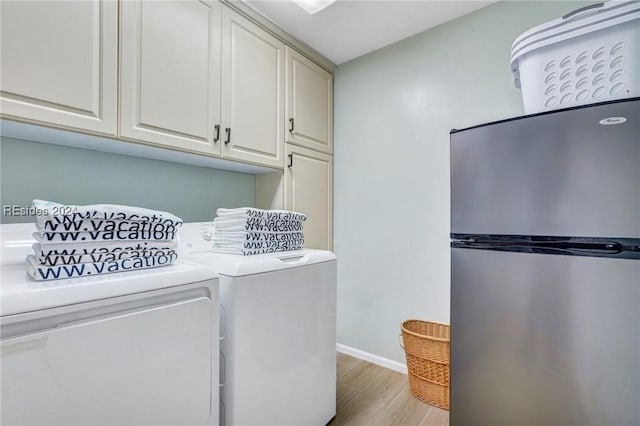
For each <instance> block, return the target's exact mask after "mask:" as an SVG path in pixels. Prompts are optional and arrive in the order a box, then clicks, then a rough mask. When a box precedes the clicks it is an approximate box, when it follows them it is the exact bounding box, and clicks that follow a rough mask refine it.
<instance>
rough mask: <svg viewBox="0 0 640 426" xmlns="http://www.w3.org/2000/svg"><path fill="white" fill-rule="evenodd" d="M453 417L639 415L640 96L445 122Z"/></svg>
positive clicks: (571, 420) (498, 421) (489, 420)
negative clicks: (463, 123) (452, 126)
mask: <svg viewBox="0 0 640 426" xmlns="http://www.w3.org/2000/svg"><path fill="white" fill-rule="evenodd" d="M451 239H452V241H451V385H450V386H451V412H450V420H451V424H452V425H455V426H462V425H473V426H476V425H536V426H539V425H598V426H601V425H612V426H616V425H639V424H640V98H633V99H628V100H624V101H614V102H608V103H602V104H596V105H591V106H587V107H577V108H571V109H566V110H560V111H555V112H550V113H543V114H537V115H532V116H524V117H521V118H516V119H510V120H505V121H500V122H496V123H491V124H486V125H481V126H476V127H472V128H469V129H464V130H454V131H452V132H451Z"/></svg>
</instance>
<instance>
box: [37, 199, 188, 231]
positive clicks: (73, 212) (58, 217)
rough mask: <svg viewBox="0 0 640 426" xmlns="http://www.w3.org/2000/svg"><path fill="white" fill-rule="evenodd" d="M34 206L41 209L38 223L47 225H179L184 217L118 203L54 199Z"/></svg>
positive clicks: (39, 201) (40, 201)
mask: <svg viewBox="0 0 640 426" xmlns="http://www.w3.org/2000/svg"><path fill="white" fill-rule="evenodd" d="M33 207H35V208H36V209H38V210H40V212H39V213H41V214H38V215H37V216H36V218H37V221H38V224H39V225H40V226H41V227H45V224H46V222H47V221H53V222H56V223H64V222H77V221H81V220H85V219H104V220H126V221H137V222H153V223H163V224H170V225H176V226H179V225H181V224H182V219H180V218H179V217H178V216H174V215H173V214H171V213H168V212H164V211H159V210H151V209H145V208H142V207H133V206H121V205H117V204H92V205H86V206H75V205H64V204H59V203H54V202H52V201H44V200H33Z"/></svg>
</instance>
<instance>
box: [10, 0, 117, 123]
mask: <svg viewBox="0 0 640 426" xmlns="http://www.w3.org/2000/svg"><path fill="white" fill-rule="evenodd" d="M0 15H1V16H2V18H1V34H0V38H1V40H2V41H1V52H2V69H1V70H0V74H1V79H0V90H1V93H0V109H1V110H2V117H7V118H13V119H17V120H21V121H28V122H34V123H41V124H48V125H53V126H56V127H63V128H70V129H74V130H82V131H88V132H92V133H100V134H106V135H115V134H116V108H117V105H116V97H117V70H118V67H117V49H118V4H117V2H116V1H109V0H104V1H97V0H96V1H5V0H3V1H2V2H0Z"/></svg>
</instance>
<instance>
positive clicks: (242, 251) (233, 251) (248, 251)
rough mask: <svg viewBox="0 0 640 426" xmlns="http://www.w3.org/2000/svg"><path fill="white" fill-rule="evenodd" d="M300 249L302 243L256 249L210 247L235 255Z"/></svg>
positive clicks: (213, 249)
mask: <svg viewBox="0 0 640 426" xmlns="http://www.w3.org/2000/svg"><path fill="white" fill-rule="evenodd" d="M301 249H302V245H298V246H291V247H287V248H284V249H277V248H273V247H270V248H258V249H255V248H254V249H248V248H227V247H213V248H212V249H211V251H213V252H215V253H224V254H237V255H241V256H251V255H254V254H263V253H275V252H282V251H295V250H301Z"/></svg>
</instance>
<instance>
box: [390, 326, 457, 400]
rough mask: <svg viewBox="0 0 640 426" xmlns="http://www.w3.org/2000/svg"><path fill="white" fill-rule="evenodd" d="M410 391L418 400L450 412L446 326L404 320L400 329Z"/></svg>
mask: <svg viewBox="0 0 640 426" xmlns="http://www.w3.org/2000/svg"><path fill="white" fill-rule="evenodd" d="M401 330H402V342H403V344H401V346H402V347H403V349H404V351H405V354H406V357H407V370H408V373H409V389H410V390H411V393H412V394H413V395H414V396H415V397H416V398H418V399H420V400H422V401H424V402H426V403H428V404H431V405H435V406H436V407H440V408H444V409H446V410H448V409H449V363H450V340H449V330H450V328H449V326H448V325H446V324H439V323H435V322H428V321H420V320H407V321H405V322H403V323H402V325H401Z"/></svg>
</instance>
